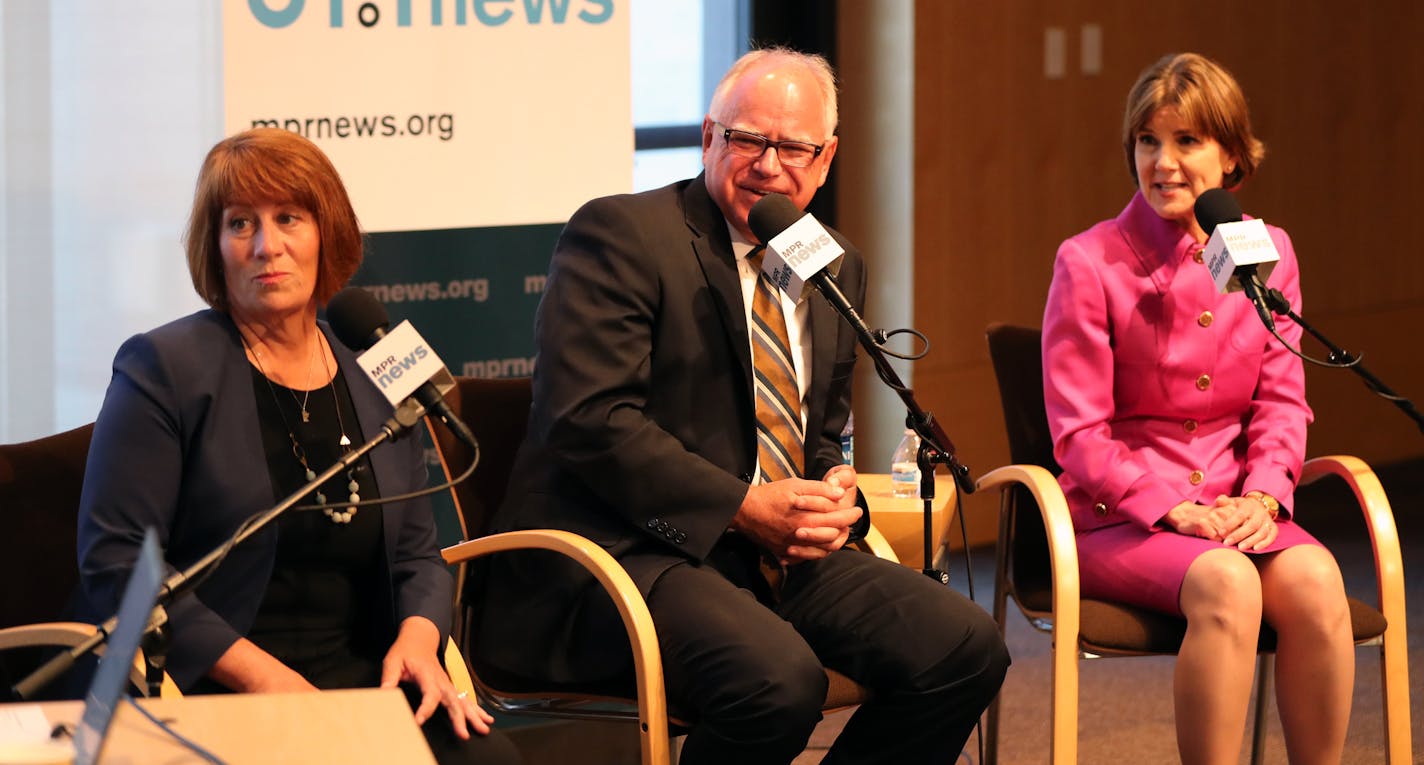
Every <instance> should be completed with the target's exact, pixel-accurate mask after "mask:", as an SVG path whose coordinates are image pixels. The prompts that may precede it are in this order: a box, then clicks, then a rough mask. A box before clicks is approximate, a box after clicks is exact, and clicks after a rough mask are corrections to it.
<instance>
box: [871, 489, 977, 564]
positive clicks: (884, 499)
mask: <svg viewBox="0 0 1424 765" xmlns="http://www.w3.org/2000/svg"><path fill="white" fill-rule="evenodd" d="M856 483H857V486H858V487H859V489H860V490H861V491H863V492H865V499H866V501H867V502H868V503H869V505H870V521H871V523H874V524H875V528H877V529H879V530H880V533H881V534H883V535H884V536H885V540H886V541H887V542H889V543H890V546H891V547H892V548H894V549H895V554H896V555H897V556H899V558H900V562H901V563H902V564H904V565H906V566H909V567H911V568H917V569H918V568H924V559H925V552H924V548H925V543H924V523H925V521H924V518H925V512H924V510H925V504H924V501H923V500H921V499H918V498H908V499H907V498H902V497H896V496H895V494H894V491H893V490H892V489H891V487H890V474H889V473H860V474H858V476H857V481H856ZM954 492H955V486H954V481H953V480H952V479H951V478H950V477H949V476H947V475H936V476H935V496H934V501H933V503H932V504H931V507H932V508H933V512H934V516H933V520H932V521H931V527H932V528H933V529H934V530H935V534H936V537H935V539H934V541H933V544H932V549H934V550H935V551H938V550H939V548H940V547H941V546H943V545H944V541H945V534H946V533H947V532H948V531H949V525H950V522H951V521H953V520H954V513H953V511H952V509H951V510H949V511H946V508H952V507H953V505H952V504H951V503H952V501H953V499H954Z"/></svg>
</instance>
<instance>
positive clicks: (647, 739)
mask: <svg viewBox="0 0 1424 765" xmlns="http://www.w3.org/2000/svg"><path fill="white" fill-rule="evenodd" d="M529 549H540V550H549V551H551V552H556V553H560V554H562V555H564V556H567V557H568V558H571V559H573V560H574V561H575V562H577V563H578V564H579V565H581V566H583V567H584V568H585V569H587V570H588V572H589V573H591V574H593V576H594V578H596V579H597V580H598V582H599V584H600V585H602V586H603V589H604V591H605V592H607V593H608V596H609V597H610V598H612V599H613V604H614V605H615V606H616V607H617V608H618V614H619V616H621V617H622V619H623V627H624V629H625V630H627V632H628V641H629V643H630V644H631V645H632V647H633V670H634V675H635V685H636V689H637V696H638V718H639V734H640V735H639V739H640V741H641V746H642V753H643V760H642V761H643V762H645V763H667V762H669V759H670V755H669V748H668V712H667V698H666V696H665V695H664V692H663V662H662V655H661V654H660V653H659V651H658V639H657V631H656V630H655V629H654V627H653V618H652V616H651V615H650V614H649V613H648V605H647V603H645V602H643V596H642V594H641V593H639V592H638V588H637V586H636V585H634V584H633V580H632V579H631V578H630V577H629V576H628V573H627V572H626V571H624V570H623V567H622V566H620V565H619V564H618V561H616V560H614V559H613V556H611V555H609V554H608V552H607V551H606V550H604V549H603V548H602V547H599V546H598V545H597V544H595V543H594V542H591V541H589V540H588V539H585V538H584V537H581V536H579V535H578V534H574V533H572V532H568V531H555V530H550V529H539V530H529V531H508V532H504V533H502V534H491V535H490V536H486V537H479V538H477V539H471V540H469V541H466V542H461V543H459V544H456V545H451V546H450V547H447V548H445V549H444V550H442V551H441V555H443V556H444V557H445V562H446V563H448V564H451V565H454V564H457V563H464V562H466V561H469V560H472V559H475V558H479V557H483V556H485V555H490V554H492V553H497V552H507V551H510V550H529ZM449 651H450V648H449V647H447V648H446V652H447V653H446V656H447V661H448V657H449V655H450V654H449ZM455 655H456V656H458V655H459V652H458V651H456V652H455ZM461 666H462V667H463V660H462V661H461ZM452 679H453V673H452ZM465 679H466V680H467V681H468V680H469V677H468V671H466V678H465ZM471 685H472V686H473V683H471Z"/></svg>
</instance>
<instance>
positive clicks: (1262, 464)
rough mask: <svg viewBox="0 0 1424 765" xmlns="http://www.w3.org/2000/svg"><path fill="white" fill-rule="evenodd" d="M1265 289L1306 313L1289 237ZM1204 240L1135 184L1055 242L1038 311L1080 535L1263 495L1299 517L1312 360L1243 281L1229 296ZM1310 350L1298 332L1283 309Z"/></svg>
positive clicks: (1280, 239)
mask: <svg viewBox="0 0 1424 765" xmlns="http://www.w3.org/2000/svg"><path fill="white" fill-rule="evenodd" d="M1268 228H1269V230H1270V234H1271V238H1272V239H1273V240H1274V241H1275V245H1276V250H1277V251H1278V252H1279V253H1280V256H1281V261H1280V263H1278V264H1277V265H1276V268H1275V271H1274V272H1272V273H1271V276H1270V280H1269V282H1268V285H1269V286H1271V287H1274V288H1276V289H1278V290H1280V291H1281V292H1282V293H1284V294H1285V296H1286V298H1287V299H1288V300H1289V301H1290V303H1291V306H1292V307H1293V308H1294V309H1295V310H1296V311H1297V312H1299V311H1300V305H1301V303H1300V271H1299V267H1298V265H1297V263H1296V258H1295V251H1294V249H1292V247H1291V241H1290V237H1289V236H1287V235H1286V233H1285V232H1284V231H1282V230H1281V229H1279V228H1276V227H1274V226H1268ZM1200 251H1201V248H1200V246H1199V245H1197V244H1196V242H1195V241H1194V240H1193V239H1192V237H1191V236H1190V235H1188V234H1186V233H1184V232H1183V231H1182V230H1181V229H1179V228H1178V227H1177V226H1176V225H1175V224H1174V223H1172V222H1170V221H1166V220H1163V219H1162V218H1161V217H1159V216H1158V215H1157V214H1156V212H1154V211H1153V210H1152V208H1151V207H1150V206H1148V204H1147V202H1146V200H1144V199H1143V198H1142V195H1141V194H1140V193H1139V194H1135V195H1134V196H1133V198H1132V201H1131V202H1129V203H1128V205H1127V207H1126V209H1124V210H1123V211H1122V213H1121V214H1120V215H1118V217H1117V218H1115V219H1113V220H1107V221H1103V222H1102V223H1099V224H1097V225H1096V226H1093V227H1092V228H1090V229H1088V230H1087V231H1085V232H1083V233H1081V234H1078V235H1077V236H1075V237H1073V238H1071V239H1068V240H1067V241H1065V242H1064V243H1063V244H1062V245H1061V246H1060V247H1059V248H1058V257H1057V259H1056V260H1055V262H1054V266H1053V284H1052V286H1051V287H1050V288H1049V293H1048V305H1047V307H1046V309H1045V310H1044V315H1043V389H1044V396H1045V403H1046V406H1047V410H1048V424H1049V428H1050V430H1051V432H1052V434H1053V450H1054V456H1055V457H1056V458H1057V459H1058V463H1059V464H1060V465H1061V466H1062V467H1063V474H1062V475H1061V476H1060V477H1059V483H1060V485H1061V486H1062V487H1063V491H1064V494H1065V495H1066V496H1067V499H1068V505H1069V508H1070V510H1071V511H1072V515H1073V523H1074V527H1075V529H1076V530H1077V532H1078V533H1080V534H1081V533H1083V532H1085V531H1090V530H1092V529H1096V528H1100V527H1103V526H1110V525H1114V524H1119V523H1126V522H1129V521H1130V522H1133V523H1136V524H1138V525H1139V526H1142V527H1144V528H1149V529H1151V528H1160V527H1159V526H1158V525H1157V523H1158V521H1159V520H1160V519H1161V518H1162V516H1163V515H1165V514H1166V512H1167V511H1168V510H1170V509H1171V508H1172V507H1173V506H1175V505H1176V504H1178V503H1179V502H1182V501H1183V500H1188V499H1190V500H1194V501H1199V502H1203V503H1204V504H1210V503H1211V502H1212V500H1214V499H1215V498H1216V496H1217V495H1219V494H1226V495H1231V496H1239V495H1241V494H1243V493H1245V492H1247V491H1252V490H1260V491H1263V492H1266V493H1267V494H1270V495H1271V496H1273V497H1275V498H1277V499H1278V500H1280V502H1281V510H1282V513H1283V514H1285V513H1288V512H1289V507H1290V506H1291V504H1292V503H1291V497H1292V494H1293V492H1294V490H1295V484H1296V481H1297V479H1298V478H1299V476H1300V468H1301V463H1302V461H1303V460H1304V456H1305V429H1306V425H1308V424H1309V423H1310V421H1311V419H1312V414H1311V411H1310V407H1309V406H1308V405H1307V404H1306V403H1305V373H1304V369H1303V368H1302V363H1301V360H1300V359H1299V358H1297V357H1295V356H1294V355H1292V354H1291V353H1290V352H1289V351H1287V350H1285V349H1284V348H1282V347H1281V344H1280V343H1279V342H1278V341H1277V340H1276V339H1275V338H1273V337H1272V336H1271V335H1270V333H1269V332H1267V331H1266V328H1265V327H1264V326H1262V324H1261V321H1260V319H1259V318H1258V317H1257V316H1256V314H1255V311H1254V309H1253V308H1252V306H1251V305H1250V301H1248V300H1247V299H1246V297H1245V296H1244V295H1242V294H1241V293H1239V292H1235V293H1231V294H1227V295H1219V294H1217V292H1216V289H1215V287H1214V285H1213V284H1212V280H1211V276H1210V275H1209V274H1208V273H1207V270H1206V267H1205V266H1204V265H1202V264H1200V263H1199V262H1197V261H1196V260H1195V258H1196V257H1199V253H1200ZM1276 327H1277V329H1278V330H1279V331H1280V333H1281V335H1282V336H1283V337H1284V338H1285V339H1286V340H1287V341H1288V342H1290V343H1291V344H1292V345H1294V346H1297V347H1298V346H1299V342H1300V337H1301V329H1300V327H1299V326H1297V325H1296V324H1295V323H1294V322H1291V321H1290V320H1288V319H1284V318H1279V317H1278V318H1277V319H1276Z"/></svg>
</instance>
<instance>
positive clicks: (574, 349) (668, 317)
mask: <svg viewBox="0 0 1424 765" xmlns="http://www.w3.org/2000/svg"><path fill="white" fill-rule="evenodd" d="M842 244H843V245H845V246H846V249H847V250H848V252H847V254H846V256H845V259H844V262H843V264H842V266H841V270H840V275H839V278H840V281H841V284H842V285H843V289H844V291H845V292H846V294H847V296H848V297H849V298H850V300H851V301H852V303H854V304H856V305H860V304H861V303H862V302H863V299H864V295H865V270H864V265H863V263H862V262H861V259H860V256H859V255H858V254H857V253H856V252H854V251H850V250H851V248H850V247H849V246H848V245H846V243H845V242H844V241H842ZM810 300H811V304H810V320H809V324H810V326H809V332H810V337H811V343H812V354H811V364H810V366H811V369H810V375H811V379H810V386H809V390H808V391H807V411H808V417H807V423H806V434H807V437H806V462H805V464H806V466H807V475H808V476H810V477H816V478H819V477H820V476H821V475H823V474H824V473H825V472H826V471H827V470H829V469H830V468H831V467H832V466H833V465H836V464H839V463H840V462H841V449H840V440H839V439H840V431H841V428H842V427H843V426H844V424H845V420H846V417H847V414H848V413H849V411H850V388H851V371H852V367H853V366H854V363H855V347H856V338H855V335H854V333H853V332H852V331H851V329H850V328H849V327H848V326H847V325H846V324H845V322H844V321H842V319H841V318H840V317H839V316H837V315H836V313H835V312H834V310H833V309H831V308H830V306H829V305H828V304H827V303H826V301H825V300H823V299H822V298H821V297H819V296H814V295H813V296H811V297H810ZM535 331H536V337H537V344H538V350H539V358H538V365H537V368H536V371H535V373H534V404H533V409H532V411H531V413H530V420H529V433H528V437H527V439H526V441H525V443H524V445H523V447H522V448H521V449H520V452H519V455H518V458H517V460H516V464H515V468H514V471H513V476H512V479H511V483H510V489H509V492H508V495H507V498H506V500H505V504H504V506H503V507H502V508H501V509H500V510H499V512H498V513H497V514H496V518H495V524H494V525H495V529H496V530H506V529H514V528H558V529H566V530H570V531H574V532H577V533H579V534H582V535H584V536H586V537H588V538H589V539H592V540H594V541H595V542H598V543H599V544H601V545H602V546H604V547H605V548H607V549H608V551H609V552H610V553H612V554H613V556H614V557H616V558H617V559H618V560H619V561H620V562H621V563H622V564H623V566H624V567H625V568H626V569H627V570H628V573H629V574H630V575H631V576H632V577H633V580H634V581H635V582H637V584H638V587H639V588H640V589H641V590H642V591H643V593H644V594H646V593H647V592H648V590H649V588H650V587H651V586H652V584H653V582H654V581H656V579H657V577H658V576H659V575H660V574H661V573H662V572H663V571H665V570H666V569H667V568H668V567H669V566H672V565H674V564H676V563H678V562H680V561H701V560H703V559H704V558H706V556H707V555H708V553H709V551H711V549H712V547H713V545H715V544H716V543H717V542H718V540H719V539H721V537H722V535H723V534H724V533H725V531H726V529H727V525H728V523H729V522H730V521H731V519H732V517H733V515H735V514H736V512H737V508H738V506H739V505H740V504H741V502H742V499H743V498H744V497H745V495H746V493H747V488H748V484H749V482H750V481H751V480H752V471H753V469H754V467H755V465H756V459H757V448H756V427H755V420H756V417H755V409H754V400H753V390H752V362H751V351H750V341H749V339H748V334H747V322H746V318H745V310H744V308H743V300H742V288H741V282H740V279H739V277H738V274H737V264H736V259H735V256H734V255H733V252H732V243H731V238H730V236H729V234H728V231H727V224H726V221H725V220H724V218H723V216H722V213H721V211H720V210H719V209H718V208H717V206H716V204H715V203H714V202H713V201H712V198H711V197H710V196H709V195H708V193H707V189H706V186H705V184H704V183H703V180H702V178H701V177H700V176H699V177H698V178H695V179H692V180H690V181H682V182H679V183H675V184H673V185H671V186H667V187H664V188H661V189H657V190H655V191H649V192H646V193H642V194H633V195H621V196H613V197H606V198H602V199H596V200H593V201H592V202H589V203H588V204H586V205H584V206H583V208H582V209H580V210H579V211H578V212H577V213H575V214H574V216H573V218H571V219H570V220H569V223H568V225H567V226H566V227H565V229H564V231H563V234H562V235H561V236H560V239H559V242H558V244H557V246H556V248H555V251H554V256H553V261H552V264H551V266H550V271H549V279H548V282H547V284H546V287H545V293H544V298H543V301H542V302H541V304H540V307H539V313H538V317H537V319H536V322H535ZM490 566H491V571H490V573H489V576H490V577H491V581H492V582H493V583H494V586H493V587H492V588H491V589H490V590H489V592H488V593H487V594H486V595H485V596H484V597H485V602H484V606H485V610H486V614H487V615H488V618H486V619H484V620H483V626H481V627H480V629H479V630H478V631H477V640H478V641H479V642H478V645H479V650H478V651H477V653H478V654H479V656H480V658H481V659H482V660H488V661H489V662H490V663H491V664H493V665H495V666H496V667H498V668H500V669H503V670H506V671H509V672H514V673H516V674H520V675H524V676H530V677H543V678H549V679H553V680H556V681H569V682H573V681H583V680H590V679H593V678H594V677H595V676H597V675H600V674H604V673H605V672H613V671H615V670H616V669H618V668H621V667H622V666H624V665H625V664H626V662H627V659H626V653H625V651H626V649H623V648H622V647H621V646H622V644H621V643H618V642H617V641H616V639H614V640H602V639H592V640H591V639H590V636H594V635H601V634H605V633H607V631H608V630H607V629H604V628H615V629H616V628H618V624H619V623H618V621H617V617H616V614H614V613H613V611H612V606H611V604H608V603H607V602H606V598H601V597H592V598H585V597H584V596H585V595H587V594H588V593H589V591H590V580H589V578H588V577H587V576H585V575H584V574H583V573H582V571H581V569H577V568H575V567H573V566H572V565H570V564H568V563H566V562H563V561H560V560H558V559H556V558H553V557H551V556H549V555H547V554H542V553H527V554H518V555H509V556H497V558H496V560H495V561H494V562H492V563H491V564H490ZM473 592H478V590H477V589H476V590H474V591H473ZM517 636H518V639H517V640H516V639H515V638H516V637H517ZM511 641H513V642H511ZM620 652H624V653H621V654H620ZM605 676H606V675H605Z"/></svg>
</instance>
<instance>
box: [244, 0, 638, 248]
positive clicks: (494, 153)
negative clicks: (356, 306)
mask: <svg viewBox="0 0 1424 765" xmlns="http://www.w3.org/2000/svg"><path fill="white" fill-rule="evenodd" d="M223 66H224V72H223V79H224V104H225V116H224V126H225V128H226V132H227V133H229V134H231V133H235V132H238V131H241V130H245V129H247V128H249V127H254V126H259V125H272V126H276V127H284V128H287V129H289V130H293V131H294V132H299V133H301V134H302V135H305V136H307V137H308V138H310V139H312V140H313V141H314V142H316V143H317V145H319V146H321V147H322V149H323V150H324V151H326V152H327V154H328V155H329V156H330V157H331V159H332V161H333V162H334V163H335V164H336V167H337V169H338V170H339V171H340V172H341V174H342V177H343V179H344V180H345V181H346V185H347V187H348V189H349V190H350V192H351V195H352V202H353V204H354V205H355V207H356V212H357V215H358V216H359V217H360V218H361V223H362V226H363V227H364V228H365V229H366V230H367V231H411V230H430V229H446V228H463V227H478V226H508V225H519V224H530V223H552V222H562V221H564V220H567V219H568V217H569V215H570V214H572V213H573V211H574V210H575V209H577V208H578V206H579V205H581V204H582V203H584V202H586V201H587V200H589V199H591V198H593V197H597V196H602V195H605V194H610V193H617V192H623V191H628V190H629V189H630V188H631V186H632V164H633V163H632V156H633V127H632V107H631V95H630V76H629V24H628V7H627V3H626V0H384V1H382V2H355V1H354V0H310V1H308V0H226V2H225V5H224V13H223Z"/></svg>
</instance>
